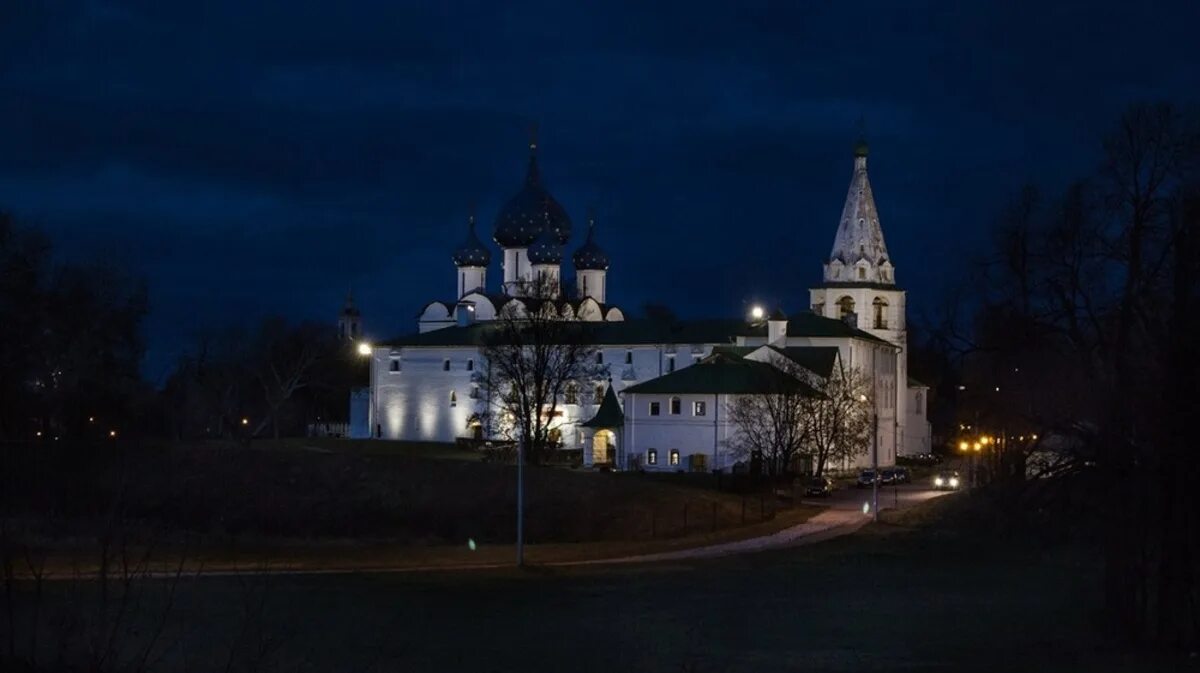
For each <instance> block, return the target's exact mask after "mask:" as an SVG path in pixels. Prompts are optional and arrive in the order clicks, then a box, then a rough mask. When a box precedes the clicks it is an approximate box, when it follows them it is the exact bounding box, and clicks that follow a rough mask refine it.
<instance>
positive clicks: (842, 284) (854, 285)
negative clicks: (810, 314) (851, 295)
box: [819, 281, 905, 292]
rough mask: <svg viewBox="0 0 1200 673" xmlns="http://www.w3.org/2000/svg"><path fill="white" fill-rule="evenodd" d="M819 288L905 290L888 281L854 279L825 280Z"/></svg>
mask: <svg viewBox="0 0 1200 673" xmlns="http://www.w3.org/2000/svg"><path fill="white" fill-rule="evenodd" d="M819 288H831V289H841V288H845V289H848V290H852V289H860V288H865V289H870V290H888V291H891V292H905V290H904V288H902V287H900V286H899V285H893V284H890V283H865V282H864V283H859V282H855V281H827V282H824V283H821V285H820V286H819Z"/></svg>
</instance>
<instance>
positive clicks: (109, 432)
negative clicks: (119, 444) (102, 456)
mask: <svg viewBox="0 0 1200 673" xmlns="http://www.w3.org/2000/svg"><path fill="white" fill-rule="evenodd" d="M108 436H109V437H112V438H116V436H117V431H116V430H109V431H108Z"/></svg>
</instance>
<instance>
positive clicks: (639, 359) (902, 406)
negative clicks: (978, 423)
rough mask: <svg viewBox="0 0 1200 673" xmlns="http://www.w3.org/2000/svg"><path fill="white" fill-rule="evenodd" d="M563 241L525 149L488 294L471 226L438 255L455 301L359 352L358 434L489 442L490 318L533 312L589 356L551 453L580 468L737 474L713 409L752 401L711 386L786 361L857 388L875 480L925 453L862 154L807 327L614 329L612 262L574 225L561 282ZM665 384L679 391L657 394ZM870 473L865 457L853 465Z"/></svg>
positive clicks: (558, 210) (500, 225) (552, 203)
mask: <svg viewBox="0 0 1200 673" xmlns="http://www.w3.org/2000/svg"><path fill="white" fill-rule="evenodd" d="M571 233H572V223H571V220H570V218H569V216H568V215H567V211H566V209H565V208H563V207H562V206H561V205H560V204H559V203H558V202H557V201H556V200H555V199H554V197H553V196H552V195H551V194H550V193H549V191H548V190H547V189H546V188H545V186H544V185H543V183H542V178H541V171H540V168H539V165H538V156H537V146H536V143H531V144H530V155H529V164H528V169H527V172H526V178H525V181H524V184H523V185H522V187H521V189H520V190H519V191H518V192H517V194H516V195H514V197H513V198H512V199H510V200H509V201H508V203H506V204H505V206H504V207H503V208H502V210H501V212H500V213H499V215H498V216H497V217H496V220H495V225H494V228H493V240H494V241H495V242H496V244H497V245H498V246H499V248H500V255H499V259H500V267H501V268H500V273H499V280H498V281H492V282H493V283H494V286H492V285H489V267H490V264H491V261H492V252H491V250H490V248H489V247H488V246H487V245H485V244H484V243H483V242H482V241H481V240H480V238H479V236H478V235H477V233H476V224H475V219H474V217H472V218H470V219H469V221H468V223H467V231H466V235H465V237H464V239H463V241H462V243H461V244H460V245H459V246H458V247H457V248H455V249H454V251H453V254H452V255H451V258H452V261H453V262H454V267H455V274H456V278H455V282H454V284H453V285H450V287H455V288H456V293H455V294H456V296H455V298H453V299H445V300H436V301H431V302H429V303H428V304H426V305H425V306H424V307H423V308H422V310H421V312H420V314H419V317H418V320H417V326H416V327H417V329H416V331H415V333H413V334H411V335H409V336H405V337H401V338H398V339H394V340H392V341H390V342H386V343H382V344H378V345H375V346H374V347H373V349H372V352H371V356H370V357H371V363H372V366H371V381H370V399H369V403H368V406H369V409H368V414H367V417H368V428H367V430H366V433H365V434H368V435H370V436H373V437H377V438H384V439H401V440H423V441H439V442H452V441H455V440H456V439H458V438H475V439H490V438H497V437H498V436H497V432H498V431H497V429H496V428H494V427H492V424H491V423H490V422H484V421H481V420H480V419H481V418H486V417H488V413H487V412H488V411H489V405H488V402H487V400H485V399H484V398H485V397H486V390H487V386H486V385H485V383H486V382H485V381H484V380H483V377H484V376H485V371H486V367H485V366H484V365H485V363H484V362H483V355H482V346H483V344H484V343H485V342H486V340H487V338H488V334H489V331H490V330H495V329H496V327H497V323H496V319H497V316H498V315H500V314H501V312H502V311H505V310H515V311H517V312H518V313H519V312H520V311H525V310H530V309H531V308H532V309H535V310H553V311H555V312H557V314H558V315H559V316H561V317H562V318H564V319H569V320H573V321H578V322H579V323H581V325H582V328H583V329H586V330H587V332H588V338H589V339H590V342H591V343H592V344H594V345H595V347H596V348H597V355H596V358H597V361H596V363H594V364H595V366H596V369H597V371H598V372H599V373H598V375H597V378H596V379H595V380H593V381H586V382H581V383H580V385H577V386H572V387H571V389H570V390H568V391H567V392H566V393H565V394H564V395H563V396H562V399H560V400H558V403H557V407H558V415H557V417H556V418H557V425H556V430H557V435H558V437H559V438H560V440H561V442H562V446H563V447H565V448H578V449H583V460H584V463H585V464H586V465H598V464H609V465H613V466H616V467H618V468H626V469H633V468H636V469H647V470H652V469H661V470H673V471H674V470H689V469H691V470H710V469H726V468H729V467H731V466H733V465H734V464H735V463H736V462H737V461H738V460H740V459H741V458H740V457H738V456H736V455H734V453H733V451H732V449H731V447H732V445H733V444H734V443H735V442H734V441H733V437H732V433H735V432H736V430H737V429H736V428H735V427H732V426H730V425H729V424H728V422H727V421H726V419H725V416H726V414H725V412H726V408H727V406H728V404H729V402H730V400H731V399H732V398H731V396H736V395H738V394H752V391H747V390H745V389H744V387H743V388H739V387H737V385H734V386H733V387H732V388H731V387H729V381H725V379H724V378H722V377H723V376H731V377H733V379H730V380H736V379H737V377H738V376H741V375H745V372H747V371H750V370H754V371H759V372H761V371H762V370H761V367H768V368H770V367H771V357H773V356H772V353H775V354H778V353H785V352H791V353H792V354H793V355H795V356H796V357H799V358H801V359H803V358H808V357H815V355H814V354H816V353H824V355H822V356H821V358H823V359H824V360H829V359H830V358H832V359H834V360H836V362H837V363H838V366H845V367H850V368H856V369H861V370H862V371H863V372H865V373H866V375H867V376H868V378H869V380H870V382H871V386H872V388H873V391H872V392H873V393H874V394H873V397H874V405H875V409H874V415H875V418H876V419H877V421H878V424H877V438H878V444H879V462H880V464H881V465H890V464H892V463H893V462H894V461H895V457H896V456H897V455H898V454H904V453H920V452H925V451H928V450H929V431H928V423H926V422H925V421H924V416H923V409H924V406H923V400H924V396H925V395H926V394H927V392H928V391H927V390H926V389H924V388H923V387H922V386H921V385H920V384H919V383H916V382H911V384H910V382H909V380H908V378H907V365H906V354H905V352H904V349H905V344H906V342H905V323H904V292H903V290H900V289H898V288H897V287H896V285H895V278H894V271H895V269H894V267H893V266H892V262H891V259H890V258H889V257H888V255H887V248H886V246H885V245H884V242H883V234H882V230H881V228H880V226H879V220H878V215H877V213H876V210H875V203H874V198H873V196H872V194H871V189H870V183H869V181H868V180H867V175H866V147H865V145H860V146H859V147H858V148H856V152H855V161H854V172H853V176H852V180H851V187H850V192H849V194H848V196H847V201H846V205H845V207H844V209H843V214H842V220H841V222H840V223H839V227H838V231H837V234H836V237H835V243H834V247H833V251H832V253H831V255H830V259H829V261H828V262H827V263H826V264H825V270H824V282H823V283H822V284H821V285H820V286H819V287H817V288H814V289H813V290H812V291H811V293H810V295H811V296H810V304H811V309H812V310H811V312H802V313H798V314H795V315H793V316H790V317H785V316H783V315H782V314H780V313H778V312H776V313H775V314H772V315H771V317H770V318H766V317H765V314H764V315H763V316H759V317H758V318H751V319H746V320H742V319H734V320H690V321H680V322H671V323H668V322H662V321H652V320H626V317H625V314H624V312H623V311H622V310H621V309H620V308H618V307H617V306H615V305H613V304H612V303H611V302H610V297H609V296H608V294H607V290H608V278H607V275H608V272H609V268H610V258H609V255H608V254H607V253H606V252H605V251H604V250H603V249H602V248H601V247H600V240H601V238H602V228H601V227H599V226H598V225H597V223H596V220H595V218H593V217H589V218H588V224H587V229H586V233H585V234H584V240H583V243H582V244H581V245H580V247H578V248H577V249H576V250H575V251H574V253H573V254H572V255H571V256H570V258H569V259H570V262H571V265H572V266H573V272H574V273H573V277H568V276H567V275H566V274H564V272H563V268H562V267H563V261H564V258H565V253H564V248H565V246H567V245H568V244H569V241H570V238H571ZM546 283H550V284H551V286H552V287H554V288H557V290H556V296H554V297H553V298H551V299H549V300H546V299H542V298H533V297H531V296H530V294H532V288H534V287H535V286H536V287H545V285H546ZM847 298H849V299H848V300H847ZM864 307H870V308H869V309H866V310H864ZM731 349H732V350H731ZM802 351H804V352H802ZM830 354H834V355H830ZM823 366H824V365H820V366H816V367H815V369H817V370H820V369H821V368H822V367H823ZM692 367H701V368H703V369H698V370H697V372H698V373H703V374H704V375H703V376H692V377H686V376H683V374H684V372H685V370H687V369H689V368H692ZM718 370H720V371H719V372H718ZM805 371H808V372H809V374H811V375H812V376H814V377H818V378H819V377H820V376H821V373H820V371H811V370H810V369H809V368H805ZM739 372H740V373H739ZM676 383H678V384H680V386H681V389H680V390H678V391H671V390H669V388H670V387H671V386H673V385H676ZM743 383H744V382H743ZM684 384H686V385H684ZM917 396H920V399H921V400H922V406H921V407H920V408H921V412H922V413H921V414H920V415H918V414H917V413H916V407H915V406H914V402H913V400H914V399H917ZM673 409H675V410H677V412H678V413H674V412H673V411H672V410H673ZM656 412H657V413H656ZM869 462H870V456H869V455H867V456H864V457H863V459H862V460H861V461H860V463H861V464H869Z"/></svg>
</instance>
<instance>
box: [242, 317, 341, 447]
mask: <svg viewBox="0 0 1200 673" xmlns="http://www.w3.org/2000/svg"><path fill="white" fill-rule="evenodd" d="M329 340H330V336H329V334H328V330H324V329H322V328H321V327H320V326H317V325H312V324H304V325H299V326H296V327H289V326H288V325H287V324H286V323H284V322H283V321H282V320H277V319H276V320H268V321H267V322H266V323H264V324H263V329H262V333H261V337H260V344H259V352H258V353H257V354H256V356H255V357H256V358H257V362H255V363H253V364H252V369H253V371H254V378H255V379H256V380H257V381H258V384H259V386H260V387H261V388H262V394H263V401H264V402H265V403H266V410H267V414H266V416H264V417H263V418H262V419H261V420H259V422H258V424H257V425H256V426H255V428H254V431H253V432H252V433H251V435H252V436H254V435H258V434H259V433H261V432H262V431H263V430H265V429H266V427H267V424H268V423H269V424H270V425H271V429H272V433H273V434H274V437H275V439H279V414H280V410H281V409H282V408H283V405H284V404H286V403H287V402H288V401H290V400H291V399H292V397H293V396H294V395H295V394H296V393H297V392H299V391H300V390H302V389H304V388H307V387H308V386H309V384H310V378H311V377H310V375H311V374H312V371H313V368H314V367H315V365H316V364H317V362H318V360H319V359H320V358H321V356H322V355H323V354H326V353H329V352H331V350H332V349H331V348H330V347H329V345H328V343H327V342H328V341H329Z"/></svg>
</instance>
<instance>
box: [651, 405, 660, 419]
mask: <svg viewBox="0 0 1200 673" xmlns="http://www.w3.org/2000/svg"><path fill="white" fill-rule="evenodd" d="M660 409H661V407H660V406H659V404H658V402H651V403H650V415H651V416H657V415H658V414H659V410H660Z"/></svg>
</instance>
